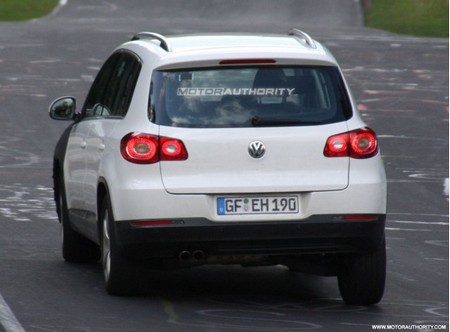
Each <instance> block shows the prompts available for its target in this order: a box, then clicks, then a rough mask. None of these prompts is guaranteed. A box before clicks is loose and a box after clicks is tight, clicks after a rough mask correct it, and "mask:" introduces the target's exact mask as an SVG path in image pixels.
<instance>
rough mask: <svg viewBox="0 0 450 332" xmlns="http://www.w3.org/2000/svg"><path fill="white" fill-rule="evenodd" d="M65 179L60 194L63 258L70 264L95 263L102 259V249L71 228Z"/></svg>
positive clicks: (61, 178)
mask: <svg viewBox="0 0 450 332" xmlns="http://www.w3.org/2000/svg"><path fill="white" fill-rule="evenodd" d="M63 179H64V178H63V177H62V176H61V177H60V178H59V180H58V182H59V193H58V202H57V203H58V209H59V219H60V223H61V246H62V256H63V258H64V259H65V260H66V261H67V262H70V263H94V262H97V261H98V260H99V259H100V247H99V246H98V245H96V244H95V243H94V242H92V241H90V240H89V239H87V238H85V237H84V236H82V235H81V234H79V233H77V232H75V231H74V230H73V229H72V227H71V226H70V221H69V212H68V209H67V201H66V194H65V188H64V182H63V181H64V180H63Z"/></svg>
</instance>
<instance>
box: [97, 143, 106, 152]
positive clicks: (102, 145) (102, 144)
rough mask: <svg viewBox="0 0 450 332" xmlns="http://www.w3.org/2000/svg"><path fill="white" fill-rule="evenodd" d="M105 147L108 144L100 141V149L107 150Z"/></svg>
mask: <svg viewBox="0 0 450 332" xmlns="http://www.w3.org/2000/svg"><path fill="white" fill-rule="evenodd" d="M105 148H106V146H105V143H103V142H102V143H100V145H99V146H98V149H99V150H100V151H104V150H105Z"/></svg>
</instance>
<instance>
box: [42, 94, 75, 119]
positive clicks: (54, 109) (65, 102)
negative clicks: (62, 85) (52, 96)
mask: <svg viewBox="0 0 450 332" xmlns="http://www.w3.org/2000/svg"><path fill="white" fill-rule="evenodd" d="M76 107H77V102H76V100H75V98H74V97H61V98H58V99H56V100H55V101H53V102H52V103H51V104H50V108H49V110H48V112H49V115H50V117H51V118H52V119H53V120H74V119H75V109H76Z"/></svg>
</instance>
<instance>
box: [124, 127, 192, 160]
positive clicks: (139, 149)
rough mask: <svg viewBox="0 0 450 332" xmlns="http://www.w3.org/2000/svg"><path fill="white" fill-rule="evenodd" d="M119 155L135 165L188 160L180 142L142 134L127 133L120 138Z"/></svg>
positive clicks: (184, 148)
mask: <svg viewBox="0 0 450 332" xmlns="http://www.w3.org/2000/svg"><path fill="white" fill-rule="evenodd" d="M120 153H121V154H122V157H123V158H124V159H125V160H128V161H129V162H132V163H136V164H153V163H157V162H159V161H161V160H164V161H166V160H186V159H187V158H188V153H187V150H186V147H185V146H184V143H183V142H182V141H180V140H178V139H175V138H170V137H160V136H157V135H151V134H144V133H129V134H128V135H126V136H125V137H124V138H122V140H121V142H120Z"/></svg>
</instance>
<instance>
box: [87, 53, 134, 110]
mask: <svg viewBox="0 0 450 332" xmlns="http://www.w3.org/2000/svg"><path fill="white" fill-rule="evenodd" d="M140 70H141V62H140V60H139V59H138V58H137V57H136V56H135V55H134V54H131V53H128V52H125V51H121V52H118V53H115V54H113V55H112V56H111V57H110V58H109V59H108V60H107V61H106V63H105V64H104V65H103V67H102V69H101V70H100V72H99V74H98V75H97V77H96V79H95V81H94V83H93V84H92V87H91V90H90V91H89V94H88V96H87V98H86V102H85V105H84V107H83V113H84V115H85V117H87V118H89V117H124V116H125V115H126V113H127V111H128V108H129V106H130V103H131V99H132V97H133V91H134V88H135V86H136V82H137V79H138V76H139V72H140Z"/></svg>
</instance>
